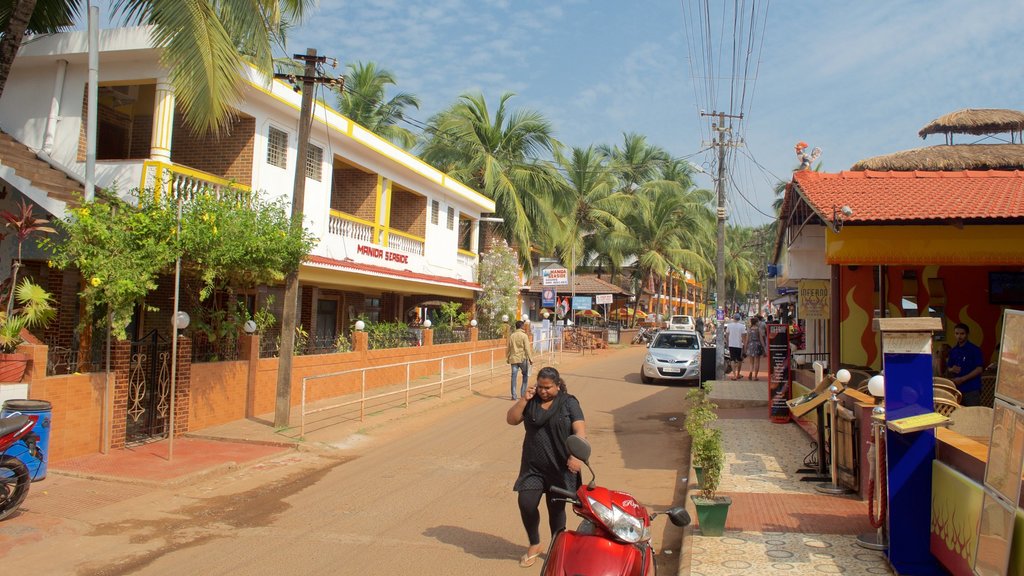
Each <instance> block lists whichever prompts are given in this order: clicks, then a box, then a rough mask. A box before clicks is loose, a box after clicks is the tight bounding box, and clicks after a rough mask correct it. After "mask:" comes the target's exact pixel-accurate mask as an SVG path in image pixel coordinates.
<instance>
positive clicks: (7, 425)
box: [0, 416, 29, 437]
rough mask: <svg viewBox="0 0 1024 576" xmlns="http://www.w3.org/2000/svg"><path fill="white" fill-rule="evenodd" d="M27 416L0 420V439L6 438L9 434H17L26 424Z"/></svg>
mask: <svg viewBox="0 0 1024 576" xmlns="http://www.w3.org/2000/svg"><path fill="white" fill-rule="evenodd" d="M28 422H29V419H28V416H8V417H7V418H0V437H2V436H7V435H8V434H10V433H11V432H17V431H18V430H21V429H22V428H24V427H25V424H28Z"/></svg>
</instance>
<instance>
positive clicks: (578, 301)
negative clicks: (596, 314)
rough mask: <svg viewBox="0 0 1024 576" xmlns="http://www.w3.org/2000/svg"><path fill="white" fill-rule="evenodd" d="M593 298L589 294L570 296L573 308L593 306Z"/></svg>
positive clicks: (581, 308) (589, 307)
mask: <svg viewBox="0 0 1024 576" xmlns="http://www.w3.org/2000/svg"><path fill="white" fill-rule="evenodd" d="M593 301H594V300H593V298H591V297H590V296H573V297H572V309H573V310H590V309H591V308H592V307H593V304H592V303H593Z"/></svg>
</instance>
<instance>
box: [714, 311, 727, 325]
mask: <svg viewBox="0 0 1024 576" xmlns="http://www.w3.org/2000/svg"><path fill="white" fill-rule="evenodd" d="M715 319H716V320H718V321H719V322H721V321H722V320H725V310H724V309H722V308H719V309H717V310H715Z"/></svg>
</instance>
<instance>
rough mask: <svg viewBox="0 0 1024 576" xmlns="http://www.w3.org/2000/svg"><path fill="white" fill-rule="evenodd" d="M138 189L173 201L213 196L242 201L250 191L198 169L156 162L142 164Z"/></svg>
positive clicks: (245, 199) (246, 187)
mask: <svg viewBox="0 0 1024 576" xmlns="http://www.w3.org/2000/svg"><path fill="white" fill-rule="evenodd" d="M139 187H140V188H141V189H143V190H150V189H151V190H153V195H154V197H155V198H156V199H157V200H159V199H160V198H161V196H163V195H164V194H168V195H170V197H172V198H181V199H182V200H191V199H192V198H195V197H196V196H197V195H199V194H209V193H213V194H216V195H217V196H220V197H227V198H231V199H235V200H238V201H242V202H245V201H247V200H248V199H249V197H250V195H251V193H252V188H250V187H249V186H246V185H244V184H238V183H237V182H232V181H230V180H227V179H225V178H221V177H219V176H214V175H213V174H208V173H206V172H203V171H200V170H194V169H192V168H186V167H184V166H175V165H174V164H167V163H165V162H158V161H156V160H147V161H145V162H143V163H142V180H140V182H139Z"/></svg>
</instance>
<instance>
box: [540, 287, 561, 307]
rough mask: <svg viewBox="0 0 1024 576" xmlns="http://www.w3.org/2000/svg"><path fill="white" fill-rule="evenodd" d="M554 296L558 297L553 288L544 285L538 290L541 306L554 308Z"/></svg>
mask: <svg viewBox="0 0 1024 576" xmlns="http://www.w3.org/2000/svg"><path fill="white" fill-rule="evenodd" d="M556 298H558V292H557V291H556V290H555V289H554V288H551V287H545V288H544V289H542V290H541V291H540V306H541V308H554V307H555V301H556Z"/></svg>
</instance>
